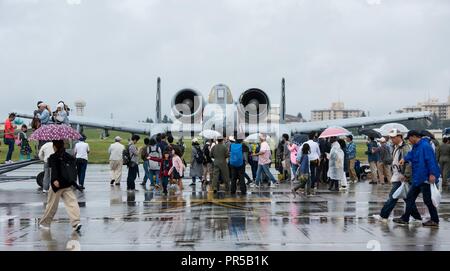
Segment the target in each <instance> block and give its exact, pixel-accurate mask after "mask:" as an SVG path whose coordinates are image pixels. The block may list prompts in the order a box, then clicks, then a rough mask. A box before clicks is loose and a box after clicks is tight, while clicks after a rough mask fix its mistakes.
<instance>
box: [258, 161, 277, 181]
mask: <svg viewBox="0 0 450 271" xmlns="http://www.w3.org/2000/svg"><path fill="white" fill-rule="evenodd" d="M263 172H264V174H266V175H267V177H269V179H270V180H271V181H272V183H276V182H277V180H275V177H273V175H272V173H271V172H270V168H269V164H267V165H258V170H257V171H256V185H259V184H260V183H261V178H262V173H263Z"/></svg>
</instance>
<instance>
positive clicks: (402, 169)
mask: <svg viewBox="0 0 450 271" xmlns="http://www.w3.org/2000/svg"><path fill="white" fill-rule="evenodd" d="M389 137H390V138H391V141H392V144H393V147H394V152H393V155H392V156H393V162H392V169H393V175H392V177H391V178H390V182H391V184H392V189H391V192H390V193H389V199H388V200H387V201H386V203H385V204H384V206H383V208H382V209H381V212H380V214H379V215H374V217H375V218H376V219H378V220H380V221H382V222H387V221H388V220H387V219H388V218H389V216H390V214H391V213H392V210H394V208H395V205H396V204H397V201H398V199H394V198H393V197H392V195H393V194H394V193H395V191H397V189H398V188H399V187H400V186H401V184H402V182H406V183H407V182H409V181H410V180H411V174H412V169H411V165H410V164H404V165H400V161H401V160H402V159H403V158H404V157H405V156H406V155H407V154H408V152H409V151H410V150H411V147H410V146H409V145H408V144H406V143H405V142H404V140H403V133H401V132H400V131H399V130H397V129H393V130H391V131H390V133H389ZM405 202H406V200H405ZM412 210H413V211H412V216H413V217H414V218H415V219H416V220H419V221H420V219H421V216H420V214H419V211H418V210H417V206H416V205H415V204H414V206H413V208H412Z"/></svg>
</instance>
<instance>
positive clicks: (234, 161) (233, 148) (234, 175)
mask: <svg viewBox="0 0 450 271" xmlns="http://www.w3.org/2000/svg"><path fill="white" fill-rule="evenodd" d="M229 153H230V170H231V191H230V192H231V194H232V195H234V194H236V188H237V185H236V184H237V182H239V189H240V191H241V195H245V194H247V186H246V184H245V180H244V175H245V158H244V147H243V144H242V140H240V139H238V140H237V141H235V142H232V143H231V145H230V149H229Z"/></svg>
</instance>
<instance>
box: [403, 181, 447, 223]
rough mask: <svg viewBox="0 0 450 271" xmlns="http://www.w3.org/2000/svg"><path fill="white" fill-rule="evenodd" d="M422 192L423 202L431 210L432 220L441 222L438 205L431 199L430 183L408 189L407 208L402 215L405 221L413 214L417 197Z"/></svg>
mask: <svg viewBox="0 0 450 271" xmlns="http://www.w3.org/2000/svg"><path fill="white" fill-rule="evenodd" d="M420 193H422V196H423V202H424V203H425V205H426V206H427V208H428V211H429V212H430V216H431V221H433V222H436V223H439V216H438V212H437V209H436V207H434V205H433V201H432V200H431V188H430V184H428V183H423V184H421V185H419V186H411V187H410V188H409V191H408V196H407V197H406V210H405V213H404V214H403V215H402V220H403V221H409V217H410V216H411V215H412V212H413V209H414V206H415V203H416V199H417V197H418V196H419V194H420Z"/></svg>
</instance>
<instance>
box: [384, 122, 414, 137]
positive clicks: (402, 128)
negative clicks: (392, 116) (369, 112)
mask: <svg viewBox="0 0 450 271" xmlns="http://www.w3.org/2000/svg"><path fill="white" fill-rule="evenodd" d="M394 129H397V131H399V132H400V133H403V134H406V133H407V132H408V131H409V130H408V128H407V127H406V126H405V125H403V124H400V123H386V124H385V125H383V126H381V127H380V129H379V131H378V132H380V133H381V135H382V136H388V135H389V133H390V132H391V131H392V130H394Z"/></svg>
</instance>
